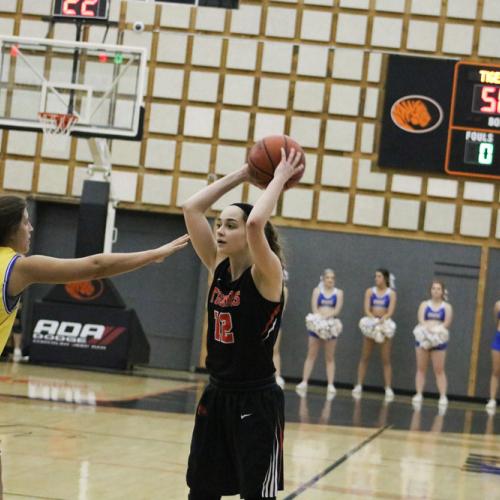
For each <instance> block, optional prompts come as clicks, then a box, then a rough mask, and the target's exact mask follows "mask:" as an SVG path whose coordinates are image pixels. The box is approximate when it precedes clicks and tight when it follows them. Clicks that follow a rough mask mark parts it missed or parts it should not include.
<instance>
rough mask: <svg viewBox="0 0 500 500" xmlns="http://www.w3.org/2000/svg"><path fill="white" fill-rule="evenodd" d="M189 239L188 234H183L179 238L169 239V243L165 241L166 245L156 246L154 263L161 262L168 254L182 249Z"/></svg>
mask: <svg viewBox="0 0 500 500" xmlns="http://www.w3.org/2000/svg"><path fill="white" fill-rule="evenodd" d="M189 240H190V238H189V234H184V235H183V236H180V237H179V238H177V239H175V240H173V241H171V242H170V243H167V244H166V245H163V246H161V247H159V248H157V249H156V250H157V252H158V257H157V258H156V259H155V262H156V263H160V262H163V261H164V260H165V259H166V258H167V257H168V256H169V255H172V254H173V253H175V252H178V251H179V250H182V249H183V248H185V247H186V246H187V245H188V243H189Z"/></svg>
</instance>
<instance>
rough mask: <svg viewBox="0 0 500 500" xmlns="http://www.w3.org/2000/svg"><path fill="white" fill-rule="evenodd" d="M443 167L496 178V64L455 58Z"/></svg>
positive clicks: (499, 102) (499, 111)
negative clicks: (456, 60)
mask: <svg viewBox="0 0 500 500" xmlns="http://www.w3.org/2000/svg"><path fill="white" fill-rule="evenodd" d="M445 170H446V172H447V173H448V174H452V175H465V176H471V177H483V178H493V179H500V65H495V64H489V63H486V64H478V63H469V62H457V64H456V66H455V72H454V79H453V91H452V98H451V111H450V124H449V128H448V143H447V148H446V159H445Z"/></svg>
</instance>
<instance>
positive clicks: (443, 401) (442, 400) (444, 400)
mask: <svg viewBox="0 0 500 500" xmlns="http://www.w3.org/2000/svg"><path fill="white" fill-rule="evenodd" d="M438 405H439V406H448V398H447V397H446V396H441V397H440V398H439V402H438Z"/></svg>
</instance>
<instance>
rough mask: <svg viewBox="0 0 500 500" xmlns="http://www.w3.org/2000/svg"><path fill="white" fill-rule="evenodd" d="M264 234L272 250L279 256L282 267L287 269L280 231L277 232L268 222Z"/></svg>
mask: <svg viewBox="0 0 500 500" xmlns="http://www.w3.org/2000/svg"><path fill="white" fill-rule="evenodd" d="M264 233H265V235H266V239H267V242H268V243H269V246H270V247H271V250H272V251H273V252H274V253H275V254H276V255H277V256H278V259H279V260H280V262H281V266H282V267H285V256H284V255H283V246H282V244H281V241H280V237H279V234H278V231H276V228H275V227H274V226H273V225H272V224H271V223H270V222H269V221H267V222H266V226H265V227H264Z"/></svg>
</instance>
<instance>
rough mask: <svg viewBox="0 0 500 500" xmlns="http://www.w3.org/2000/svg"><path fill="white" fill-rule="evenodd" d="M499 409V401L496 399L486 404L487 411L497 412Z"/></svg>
mask: <svg viewBox="0 0 500 500" xmlns="http://www.w3.org/2000/svg"><path fill="white" fill-rule="evenodd" d="M496 407H497V400H496V399H490V400H489V401H488V402H487V403H486V409H487V410H495V409H496Z"/></svg>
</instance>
